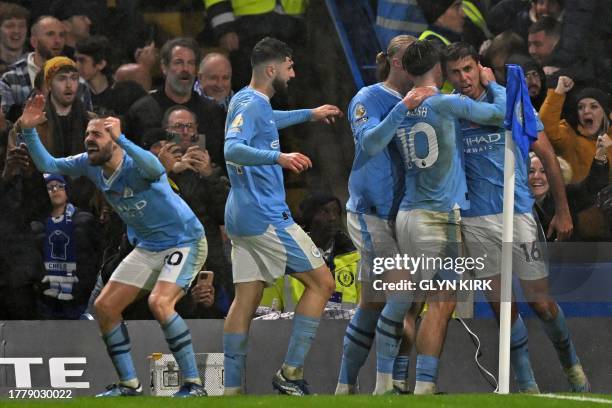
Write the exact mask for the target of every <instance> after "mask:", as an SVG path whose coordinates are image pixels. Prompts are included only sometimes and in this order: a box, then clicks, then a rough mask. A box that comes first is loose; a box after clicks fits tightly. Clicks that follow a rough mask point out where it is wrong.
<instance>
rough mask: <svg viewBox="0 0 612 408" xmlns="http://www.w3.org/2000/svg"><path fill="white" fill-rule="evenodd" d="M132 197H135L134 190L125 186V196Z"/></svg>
mask: <svg viewBox="0 0 612 408" xmlns="http://www.w3.org/2000/svg"><path fill="white" fill-rule="evenodd" d="M131 197H134V191H133V190H132V189H131V188H129V187H126V188H124V189H123V198H131Z"/></svg>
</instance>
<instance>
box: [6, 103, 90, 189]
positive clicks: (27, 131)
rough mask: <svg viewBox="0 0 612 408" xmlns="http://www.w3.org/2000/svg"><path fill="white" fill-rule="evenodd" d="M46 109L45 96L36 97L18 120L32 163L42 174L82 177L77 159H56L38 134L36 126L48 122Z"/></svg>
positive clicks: (27, 104)
mask: <svg viewBox="0 0 612 408" xmlns="http://www.w3.org/2000/svg"><path fill="white" fill-rule="evenodd" d="M44 107H45V98H44V96H42V95H36V96H34V97H33V98H30V99H28V101H27V102H26V105H25V108H24V109H23V113H22V114H21V117H20V118H19V119H18V120H17V123H18V125H19V126H20V127H21V129H22V131H23V138H24V140H25V143H26V146H27V148H28V152H29V153H30V156H31V157H32V161H33V162H34V164H35V165H36V168H37V169H38V170H39V171H42V172H46V173H59V174H67V175H69V176H73V177H77V176H80V175H82V174H83V173H82V171H81V168H80V166H78V165H77V163H76V162H77V160H76V159H73V158H59V159H56V158H54V157H53V156H51V155H50V154H49V152H48V151H47V149H45V146H43V144H42V142H41V141H40V138H39V137H38V132H36V126H38V125H39V124H41V123H43V122H44V121H45V120H46V116H45V112H44Z"/></svg>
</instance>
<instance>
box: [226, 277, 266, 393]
mask: <svg viewBox="0 0 612 408" xmlns="http://www.w3.org/2000/svg"><path fill="white" fill-rule="evenodd" d="M263 289H264V283H263V282H262V281H254V282H240V283H236V284H235V296H234V301H233V302H232V305H231V306H230V309H229V312H228V314H227V317H226V319H225V324H224V326H223V353H224V370H225V371H224V385H225V389H224V395H237V394H241V393H243V392H244V390H243V383H244V371H245V368H246V355H247V344H248V333H249V328H250V325H251V320H252V319H253V315H254V314H255V310H256V309H257V306H258V305H259V303H260V301H261V296H262V294H263Z"/></svg>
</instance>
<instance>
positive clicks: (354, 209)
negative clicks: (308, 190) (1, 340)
mask: <svg viewBox="0 0 612 408" xmlns="http://www.w3.org/2000/svg"><path fill="white" fill-rule="evenodd" d="M378 59H379V61H378V62H379V63H380V66H381V68H382V71H383V76H384V78H383V79H382V82H380V83H377V84H375V85H372V86H368V87H365V88H363V89H361V90H360V91H359V92H358V94H357V95H356V96H355V97H354V98H353V100H352V101H351V103H350V106H349V108H348V116H349V121H350V124H351V127H352V130H353V135H354V138H355V159H354V163H353V168H352V170H351V175H350V178H349V193H350V199H349V201H348V203H347V213H348V215H347V225H348V231H349V234H350V236H351V238H352V240H353V242H354V243H355V246H356V247H357V248H358V250H359V252H360V255H361V261H360V273H359V274H360V276H359V278H360V280H361V281H362V282H363V283H364V284H362V285H361V287H362V294H361V297H360V299H361V300H360V303H359V306H358V308H357V310H356V313H355V315H354V317H353V318H352V319H351V321H350V323H349V325H348V327H347V330H346V334H345V338H344V347H343V355H342V363H341V369H340V374H339V378H338V385H337V388H336V393H337V394H350V393H354V392H356V391H357V390H356V383H357V375H358V372H359V369H360V368H361V366H362V365H363V364H364V362H365V360H366V358H367V356H368V353H369V350H370V348H371V346H372V344H373V342H374V339H376V367H377V381H376V388H375V391H374V393H375V394H385V393H406V392H408V390H409V388H408V384H407V373H408V355H409V353H410V348H411V346H412V343H415V344H416V347H417V353H418V356H417V361H416V384H415V386H414V393H415V394H424V393H435V392H436V382H437V376H438V365H439V357H440V354H441V351H442V345H443V343H444V337H445V335H446V326H447V323H448V320H449V318H450V317H451V315H452V312H453V310H454V307H455V302H454V300H453V299H454V298H453V296H452V294H451V296H446V297H444V298H443V301H441V300H440V299H442V298H437V297H435V296H432V297H431V298H429V295H427V296H428V298H427V299H426V300H427V304H428V309H427V312H426V313H425V314H424V316H423V318H422V321H421V323H420V325H419V330H418V331H417V332H416V334H415V324H414V320H415V317H416V316H418V315H419V313H420V309H421V302H420V301H418V299H415V298H414V297H413V296H412V295H411V294H406V293H395V294H394V293H387V297H386V301H385V300H383V301H378V299H376V300H375V296H372V293H368V292H369V291H371V286H370V285H368V284H367V282H371V281H372V279H373V276H372V262H373V259H374V258H379V257H394V256H396V255H397V254H408V255H411V256H429V257H440V256H442V257H446V256H457V255H458V254H459V251H461V250H465V251H467V253H469V254H470V256H474V257H476V256H480V255H481V254H482V253H483V252H484V251H485V248H486V256H487V258H488V261H489V265H492V266H491V267H490V268H485V269H483V270H482V271H480V272H478V273H479V276H478V277H480V278H482V277H488V278H490V279H491V280H492V281H493V282H495V288H498V287H499V267H498V266H497V265H499V261H500V259H501V230H502V221H501V213H502V196H503V158H504V157H503V146H504V130H503V119H504V114H505V106H506V103H505V97H506V96H505V89H504V88H503V87H502V86H500V85H498V84H496V83H495V80H494V77H493V75H492V73H491V71H490V70H489V69H487V68H483V67H481V66H480V65H479V63H478V55H477V54H476V52H475V51H474V50H473V49H472V47H471V46H469V45H467V44H462V43H455V44H452V45H450V46H448V47H447V49H445V50H442V51H441V50H439V49H438V48H436V47H435V46H433V45H432V44H431V43H429V42H428V41H416V39H415V38H413V37H410V36H398V37H395V38H394V39H393V40H392V41H391V42H390V44H389V46H388V48H387V51H386V52H385V53H381V54H380V55H379V58H378ZM251 64H252V68H253V71H252V78H251V82H250V84H249V86H247V87H245V88H243V89H242V90H241V91H239V92H238V93H237V94H236V95H235V96H234V97H233V98H232V100H231V103H230V105H229V109H228V116H227V119H226V128H225V148H224V150H225V159H226V163H227V170H228V174H229V178H230V182H231V191H230V194H229V197H228V200H227V204H226V210H225V228H226V231H227V234H228V236H229V237H230V239H231V240H232V268H233V281H234V285H235V299H234V301H233V303H232V305H231V308H230V311H229V313H228V316H227V318H226V320H225V325H224V330H223V350H224V355H225V359H224V386H225V394H226V395H236V394H241V393H243V392H244V390H245V384H244V383H245V380H244V371H245V365H246V355H247V344H248V342H247V340H248V332H249V327H250V322H251V319H252V316H253V314H254V312H255V310H256V308H257V306H258V305H259V303H260V300H261V297H262V293H263V289H264V287H265V286H266V285H269V284H272V283H273V282H274V281H275V280H276V279H277V278H278V277H280V276H282V275H284V274H285V273H290V274H291V275H292V276H293V277H294V278H296V279H298V280H299V281H301V282H302V283H303V284H304V286H305V291H304V293H303V295H302V297H301V298H300V300H299V302H298V304H297V306H296V308H295V315H294V320H293V328H292V332H291V336H290V341H289V345H288V350H287V354H286V357H285V359H284V362H283V364H282V366H281V368H280V369H279V370H278V372H277V373H276V374H275V375H274V377H273V379H272V385H273V387H274V389H276V390H277V391H278V392H280V393H282V394H289V395H305V394H309V390H308V386H307V383H306V382H305V381H304V373H303V367H304V361H305V358H306V355H307V354H308V351H309V349H310V346H311V343H312V341H313V339H314V337H315V334H316V331H317V328H318V325H319V320H320V316H321V313H322V311H323V309H324V307H325V304H326V303H327V301H328V299H329V297H330V296H331V295H332V293H333V292H334V291H335V281H334V278H333V276H332V274H331V273H330V271H329V269H328V267H327V266H326V265H325V262H324V260H323V258H322V255H321V252H320V251H319V249H318V248H317V247H316V245H315V244H314V243H313V242H312V240H311V239H310V237H309V236H308V235H307V234H306V233H305V232H304V231H303V230H302V229H301V228H300V227H299V226H298V225H297V224H296V223H295V222H294V221H293V219H292V217H291V213H290V211H289V208H288V206H287V204H286V203H285V191H284V184H283V173H282V170H283V169H287V170H289V171H292V172H296V173H300V172H302V171H305V170H307V169H308V168H310V167H311V166H312V162H311V161H310V159H309V158H308V157H307V156H305V155H302V154H300V153H282V152H281V151H280V143H279V134H278V130H279V129H282V128H285V127H288V126H291V125H294V124H297V123H302V122H306V121H321V122H324V123H330V122H333V121H334V120H335V119H336V118H338V117H341V116H342V112H341V110H340V109H338V108H337V107H335V106H333V105H322V106H320V107H317V108H314V109H303V110H293V111H277V110H273V109H272V106H271V105H270V98H272V97H273V96H274V95H275V94H278V93H283V92H286V91H287V84H288V82H289V81H290V80H291V79H292V78H293V77H294V76H295V72H294V70H293V60H292V51H291V49H290V48H289V47H288V46H287V45H286V44H284V43H283V42H281V41H278V40H276V39H273V38H265V39H263V40H261V41H260V42H259V43H257V45H256V46H255V47H254V48H253V51H252V55H251ZM443 74H444V75H443ZM444 76H446V78H447V80H448V81H449V82H450V83H451V84H452V85H453V86H454V87H455V90H456V93H457V94H456V95H443V94H441V93H440V91H439V88H440V87H441V85H442V81H443V77H444ZM411 89H412V90H411ZM43 109H44V98H43V97H42V96H36V97H34V98H32V99H30V100H29V101H28V102H27V104H26V107H25V110H24V113H23V115H22V116H21V118H20V119H19V121H18V123H19V126H20V128H21V129H22V132H23V138H24V140H25V142H26V144H27V147H28V150H29V152H30V155H31V157H32V159H33V161H34V163H35V164H36V166H37V168H38V169H39V170H41V171H44V172H48V173H60V174H66V175H69V176H72V177H79V176H86V177H88V178H89V179H91V180H92V181H93V182H94V183H95V185H96V186H97V187H98V188H99V189H100V190H101V191H102V192H103V194H104V196H105V198H106V200H107V201H108V202H109V204H110V205H111V206H112V207H113V208H114V210H115V211H116V212H117V213H118V215H119V216H120V217H121V219H122V220H123V221H124V222H125V223H126V225H127V227H128V237H129V239H130V241H131V242H132V243H133V244H134V246H135V249H134V250H133V251H132V252H131V253H130V254H129V255H128V256H127V257H126V258H125V259H124V260H123V261H122V262H121V263H120V265H119V266H118V267H117V269H116V270H115V271H114V273H113V274H112V276H111V278H110V280H109V282H108V283H107V285H106V286H105V287H104V289H103V291H102V293H101V294H100V295H99V297H98V298H97V299H96V302H95V312H96V320H97V321H98V323H99V326H100V330H101V332H102V339H103V341H104V343H105V345H106V348H107V351H108V354H109V356H110V358H111V360H112V363H113V365H114V367H115V369H116V371H117V374H118V377H119V381H118V382H117V383H115V384H112V385H110V386H109V387H107V390H106V391H104V392H102V393H100V394H98V395H99V396H103V397H112V396H136V395H141V394H142V385H141V383H140V381H139V379H138V377H137V374H136V370H135V368H134V364H133V361H132V357H131V353H130V349H131V344H130V338H129V335H128V331H127V327H126V325H125V324H124V322H123V320H122V316H121V314H122V311H123V310H124V309H125V308H126V307H127V306H128V305H129V304H130V303H132V302H133V301H134V300H135V299H136V298H137V297H138V295H139V293H140V292H141V291H142V290H145V291H150V292H151V293H150V296H149V306H150V308H151V311H152V312H153V315H154V316H155V318H156V319H157V321H158V322H159V323H160V326H161V329H162V331H163V333H164V336H165V338H166V340H167V343H168V347H169V349H170V351H171V352H172V354H173V355H174V358H175V359H176V361H177V363H178V365H179V368H180V373H181V378H182V380H183V384H182V386H181V387H180V389H179V391H178V392H177V393H176V394H175V396H177V397H190V396H203V395H206V391H205V390H204V387H203V386H202V380H201V378H200V376H199V373H198V369H197V365H196V360H195V354H194V348H193V344H192V341H191V334H190V331H189V329H188V327H187V325H186V323H185V321H184V320H183V319H182V318H181V316H179V315H178V314H177V313H176V311H175V310H174V306H175V304H176V302H177V301H178V300H179V299H180V298H181V297H182V296H183V295H184V294H185V291H186V290H187V289H188V288H189V286H190V284H191V282H192V280H193V279H194V277H195V276H196V274H197V273H198V272H199V271H200V269H201V267H202V266H203V264H204V262H205V260H206V254H207V244H206V238H205V234H204V228H203V227H202V225H201V224H200V222H199V221H198V219H197V218H196V216H195V215H194V214H193V212H192V211H191V209H190V208H189V207H188V206H187V204H186V203H185V202H184V201H183V200H182V199H181V198H180V196H179V195H177V194H176V193H175V192H173V190H172V189H171V187H170V185H169V183H168V178H167V175H166V173H165V170H164V168H163V166H162V165H161V164H160V163H159V161H158V160H157V158H156V157H155V156H154V155H153V154H151V153H150V152H148V151H146V150H143V149H142V148H140V147H138V146H136V145H135V144H134V143H132V142H131V141H129V140H128V139H127V138H126V137H125V135H123V133H122V131H121V124H120V121H119V119H117V118H114V117H107V118H98V119H92V120H91V121H90V122H89V124H88V126H87V130H86V135H85V148H86V151H85V152H84V153H82V154H80V155H77V156H72V157H68V158H54V157H52V156H51V155H50V154H49V153H48V152H47V150H46V149H45V148H44V146H43V144H42V143H41V141H40V139H39V137H38V135H37V132H36V130H35V127H36V125H37V124H39V123H41V122H42V121H44V120H45V114H44V111H43ZM538 130H539V131H541V130H542V128H541V124H540V128H539V129H538ZM491 135H498V136H499V137H491ZM468 145H469V147H470V148H467V146H468ZM532 149H533V150H534V151H535V152H536V154H537V155H538V156H539V157H540V159H541V160H542V162H543V163H544V166H545V168H546V171H547V174H548V178H549V180H550V183H551V188H552V190H553V194H554V195H555V199H556V202H557V213H556V215H555V218H554V219H553V222H552V223H551V228H553V229H555V230H556V232H557V236H558V237H560V238H563V237H564V236H566V235H568V234H569V233H570V232H571V228H572V226H571V218H570V216H569V210H568V208H567V202H566V200H565V198H564V190H563V184H562V181H561V176H560V170H559V165H558V163H557V161H556V158H555V155H554V153H553V151H552V148H551V146H550V144H549V142H548V141H547V139H546V136H545V135H544V133H542V132H540V134H539V138H538V140H537V142H535V143H534V144H533V145H532ZM516 154H517V163H518V164H517V166H516V167H517V169H516V204H515V215H514V225H515V237H514V240H515V241H516V242H528V243H532V242H536V241H537V224H536V222H535V220H534V218H533V216H532V215H531V210H532V205H533V198H532V195H531V193H530V191H529V188H528V185H527V166H526V160H527V157H526V155H525V154H523V153H522V152H521V151H520V150H518V149H517V151H516ZM521 164H525V165H524V166H523V165H521ZM557 198H558V201H557ZM462 242H463V244H465V245H463V244H462ZM485 244H486V245H485ZM462 247H465V248H463V249H462ZM515 255H516V256H515V257H514V265H515V267H514V270H515V271H516V272H517V273H518V274H519V277H520V279H521V283H522V285H523V290H524V291H525V293H527V294H528V295H529V299H532V301H531V302H530V304H531V305H532V307H533V309H534V311H535V312H536V314H537V316H538V317H539V318H540V320H541V321H542V324H543V327H544V330H545V332H546V334H547V335H548V337H549V338H550V339H551V341H552V343H553V345H554V347H555V348H556V350H557V352H558V355H559V360H560V362H561V364H562V366H563V368H564V370H565V373H566V375H567V378H568V380H569V383H570V386H571V389H572V391H588V390H589V384H588V380H587V378H586V376H585V375H584V372H583V370H582V366H581V365H580V361H579V360H578V357H577V355H576V352H575V350H574V345H573V343H572V341H571V339H570V334H569V331H568V328H567V325H566V322H565V318H564V315H563V312H562V311H561V309H560V308H559V307H558V305H557V304H556V302H555V301H554V300H552V299H551V298H550V297H549V296H548V292H547V288H548V286H547V269H546V264H545V262H544V261H543V260H542V259H533V258H530V259H525V257H524V256H522V253H521V252H520V251H515ZM416 272H417V273H416V274H415V275H411V274H410V273H408V272H407V271H403V270H400V269H397V270H389V271H386V272H385V273H384V275H383V279H384V280H385V281H388V282H393V281H396V280H399V279H412V280H414V279H433V278H439V277H440V274H441V273H442V272H443V271H440V270H426V269H423V270H419V271H416ZM489 295H490V296H491V299H490V300H491V302H492V304H493V306H494V309H495V310H496V311H498V310H499V299H498V298H496V297H495V294H494V293H491V294H489ZM202 348H203V349H204V350H205V346H202ZM511 349H512V351H511V362H512V367H513V370H514V373H515V376H516V380H517V383H518V386H519V390H520V391H522V392H538V386H537V383H536V381H535V378H534V374H533V370H532V369H531V365H530V361H529V356H528V351H527V330H526V327H525V324H524V323H523V321H522V319H521V317H520V316H519V315H518V314H517V313H516V311H514V310H513V316H512V332H511Z"/></svg>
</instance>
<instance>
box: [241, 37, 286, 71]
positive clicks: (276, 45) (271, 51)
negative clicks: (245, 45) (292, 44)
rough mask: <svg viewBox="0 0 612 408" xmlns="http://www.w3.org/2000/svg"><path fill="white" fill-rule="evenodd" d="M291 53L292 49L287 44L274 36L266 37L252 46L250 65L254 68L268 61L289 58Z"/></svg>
mask: <svg viewBox="0 0 612 408" xmlns="http://www.w3.org/2000/svg"><path fill="white" fill-rule="evenodd" d="M292 55H293V50H292V49H291V48H289V46H288V45H287V44H285V43H284V42H282V41H280V40H277V39H276V38H272V37H266V38H264V39H262V40H260V41H259V42H258V43H257V44H255V47H253V51H252V52H251V66H252V67H253V68H254V67H256V66H257V65H260V64H263V63H266V62H270V61H285V58H287V57H289V58H291V56H292Z"/></svg>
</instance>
